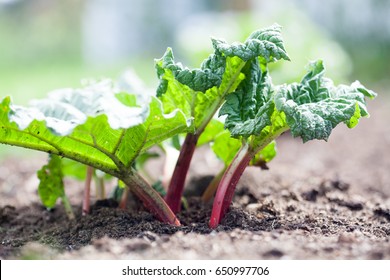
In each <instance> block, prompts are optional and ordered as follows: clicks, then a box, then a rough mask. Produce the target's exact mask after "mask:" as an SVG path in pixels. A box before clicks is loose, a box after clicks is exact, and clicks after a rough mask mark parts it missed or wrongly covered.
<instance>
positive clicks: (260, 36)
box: [213, 24, 290, 63]
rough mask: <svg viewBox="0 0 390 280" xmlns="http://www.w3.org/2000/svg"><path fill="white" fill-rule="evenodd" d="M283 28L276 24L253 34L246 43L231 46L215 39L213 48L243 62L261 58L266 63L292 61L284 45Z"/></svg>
mask: <svg viewBox="0 0 390 280" xmlns="http://www.w3.org/2000/svg"><path fill="white" fill-rule="evenodd" d="M281 29H282V28H281V26H280V25H277V24H274V25H272V26H270V27H268V28H264V29H260V30H257V31H255V32H253V33H252V34H251V35H250V36H249V38H248V39H247V40H246V41H245V42H244V43H239V42H236V43H233V44H231V45H229V44H228V43H226V42H225V41H224V40H218V39H213V46H214V49H216V50H217V51H218V52H220V53H223V54H224V55H225V56H237V57H239V58H241V59H242V60H243V61H249V60H252V59H253V58H255V57H259V56H260V57H261V58H262V60H263V61H264V62H265V63H269V62H274V61H277V60H280V59H284V60H290V58H289V57H288V55H287V52H286V49H285V48H284V45H283V38H282V36H281Z"/></svg>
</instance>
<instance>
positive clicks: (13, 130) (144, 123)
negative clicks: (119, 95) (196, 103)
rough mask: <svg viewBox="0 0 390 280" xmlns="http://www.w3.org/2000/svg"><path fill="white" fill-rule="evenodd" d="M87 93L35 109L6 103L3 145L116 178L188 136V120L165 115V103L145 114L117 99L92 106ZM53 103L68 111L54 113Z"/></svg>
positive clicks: (0, 118)
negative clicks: (156, 149)
mask: <svg viewBox="0 0 390 280" xmlns="http://www.w3.org/2000/svg"><path fill="white" fill-rule="evenodd" d="M61 93H62V94H61ZM83 93H84V91H66V92H60V94H59V95H58V96H51V97H49V100H46V101H39V102H36V103H35V104H36V105H37V107H33V108H24V107H20V106H14V105H12V104H11V102H10V99H9V98H5V99H4V100H3V101H2V103H1V111H0V122H1V131H0V142H2V143H5V144H11V145H16V146H22V147H26V148H31V149H35V150H41V151H45V152H48V153H52V154H58V155H61V156H64V157H67V158H70V159H73V160H76V161H79V162H81V163H84V164H87V165H91V166H93V167H96V168H98V169H101V170H103V171H105V172H107V173H110V174H113V175H115V172H117V170H118V168H128V169H130V167H131V165H132V163H133V161H134V159H135V158H136V157H137V156H138V155H139V154H140V153H142V152H144V151H146V150H147V149H148V148H150V147H151V146H152V145H154V144H156V143H159V142H161V141H162V140H165V139H167V138H170V137H172V136H173V135H176V134H177V133H184V132H186V131H187V119H186V118H185V117H184V116H183V114H182V113H181V112H179V111H177V110H176V111H173V112H172V113H171V114H169V115H166V114H164V113H163V112H162V111H163V110H162V105H161V102H160V101H159V100H158V99H156V98H154V97H153V98H151V101H150V103H149V104H146V107H147V108H146V109H145V108H140V107H139V106H137V107H128V106H126V105H125V104H124V103H122V102H119V103H120V105H119V104H118V103H116V101H118V99H116V97H115V95H112V98H108V99H106V104H103V103H104V102H103V100H102V101H101V102H100V103H99V102H98V101H93V98H92V97H91V95H90V93H89V92H86V94H85V96H84V95H83ZM80 95H81V96H80ZM103 95H104V96H105V95H106V94H103ZM107 95H108V94H107ZM83 96H84V97H86V99H83ZM97 96H100V95H99V93H98V94H97ZM88 97H91V98H89V99H88ZM53 99H57V103H56V104H63V105H64V106H58V107H56V108H58V110H57V109H55V108H53V107H51V105H50V104H49V103H50V102H49V101H51V100H53ZM76 100H79V101H80V103H78V102H76ZM111 100H116V101H113V102H114V107H115V110H113V109H112V108H110V104H109V102H110V101H111ZM89 101H90V102H91V103H90V108H89V109H88V102H89ZM73 104H74V106H73V107H72V105H73ZM66 108H72V109H69V111H67V110H66ZM126 108H127V109H128V110H129V111H126ZM69 112H70V113H69ZM74 112H77V113H74ZM135 112H136V113H135ZM144 112H150V114H148V115H145V114H144ZM126 118H130V119H127V120H125V119H126ZM82 120H84V122H82ZM64 124H65V126H66V131H65V130H64V129H63V128H62V125H64ZM112 126H113V127H112ZM56 132H57V133H58V134H59V135H58V134H56ZM65 132H66V133H67V134H65V135H64V133H65Z"/></svg>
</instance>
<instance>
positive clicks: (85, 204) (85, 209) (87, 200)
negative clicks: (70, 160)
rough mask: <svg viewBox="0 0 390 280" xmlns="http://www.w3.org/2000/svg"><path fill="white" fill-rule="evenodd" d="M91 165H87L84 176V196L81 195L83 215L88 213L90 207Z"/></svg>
mask: <svg viewBox="0 0 390 280" xmlns="http://www.w3.org/2000/svg"><path fill="white" fill-rule="evenodd" d="M93 170H94V169H93V167H91V166H87V177H86V178H85V185H84V196H83V207H82V208H83V215H87V214H89V211H90V208H91V181H92V174H93Z"/></svg>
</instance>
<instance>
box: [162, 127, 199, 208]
mask: <svg viewBox="0 0 390 280" xmlns="http://www.w3.org/2000/svg"><path fill="white" fill-rule="evenodd" d="M197 142H198V135H195V134H191V133H188V134H187V136H186V139H185V140H184V143H183V146H182V147H181V150H180V155H179V158H178V159H177V162H176V166H175V170H174V171H173V174H172V179H171V182H170V183H169V187H168V191H167V194H166V196H165V201H166V202H167V204H168V205H169V207H170V208H171V209H172V211H173V213H177V212H179V211H180V207H181V197H182V195H183V190H184V184H185V180H186V177H187V173H188V169H189V167H190V163H191V159H192V156H193V154H194V151H195V148H196V143H197Z"/></svg>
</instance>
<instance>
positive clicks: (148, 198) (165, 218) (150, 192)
mask: <svg viewBox="0 0 390 280" xmlns="http://www.w3.org/2000/svg"><path fill="white" fill-rule="evenodd" d="M121 180H122V181H123V182H124V183H125V184H126V185H127V186H128V187H129V188H130V189H131V191H132V192H133V193H134V194H135V195H136V196H137V197H138V198H139V199H141V201H142V202H143V203H144V205H145V207H146V208H147V209H148V210H149V211H150V212H151V213H152V214H153V215H155V216H156V217H157V218H158V219H159V220H160V221H162V222H164V223H168V224H171V225H175V226H180V222H179V220H178V219H177V217H176V216H175V214H174V213H173V212H172V210H171V209H170V208H169V206H168V205H167V204H166V202H165V201H164V199H163V198H162V197H161V196H160V195H159V194H158V192H156V191H155V190H154V189H153V188H152V187H151V186H150V185H149V184H148V183H147V182H146V181H145V179H144V178H142V177H141V176H140V175H139V174H138V173H133V174H131V176H127V177H125V178H121Z"/></svg>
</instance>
